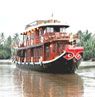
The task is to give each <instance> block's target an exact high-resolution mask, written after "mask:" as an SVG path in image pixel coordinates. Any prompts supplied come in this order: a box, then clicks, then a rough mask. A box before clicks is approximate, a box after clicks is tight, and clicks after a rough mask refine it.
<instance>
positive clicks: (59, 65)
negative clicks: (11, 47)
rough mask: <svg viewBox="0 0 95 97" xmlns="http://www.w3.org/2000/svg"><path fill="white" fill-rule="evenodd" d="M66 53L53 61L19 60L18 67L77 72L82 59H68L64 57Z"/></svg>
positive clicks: (56, 71) (52, 71)
mask: <svg viewBox="0 0 95 97" xmlns="http://www.w3.org/2000/svg"><path fill="white" fill-rule="evenodd" d="M64 56H65V54H62V55H60V56H59V57H57V58H55V59H53V60H51V61H43V62H17V64H16V65H17V67H19V68H21V69H22V68H23V69H30V70H35V71H41V72H49V73H75V71H76V69H77V68H78V66H79V64H80V62H81V59H79V60H77V59H75V58H72V59H71V60H67V59H65V58H64Z"/></svg>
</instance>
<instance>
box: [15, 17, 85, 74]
mask: <svg viewBox="0 0 95 97" xmlns="http://www.w3.org/2000/svg"><path fill="white" fill-rule="evenodd" d="M68 27H69V25H65V24H63V23H61V22H60V21H58V20H54V19H50V20H37V21H34V22H32V23H30V24H28V25H26V27H25V32H23V33H21V35H23V42H22V44H21V45H20V46H19V47H18V48H17V49H16V50H17V52H16V56H15V57H16V64H17V67H19V68H24V69H31V70H36V71H41V72H52V73H74V72H75V70H76V69H77V68H78V66H79V64H80V61H81V59H82V56H83V51H84V49H83V47H78V46H77V40H78V39H79V38H78V35H77V34H74V35H72V34H69V33H67V32H66V29H67V28H68Z"/></svg>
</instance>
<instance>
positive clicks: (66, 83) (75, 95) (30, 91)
mask: <svg viewBox="0 0 95 97" xmlns="http://www.w3.org/2000/svg"><path fill="white" fill-rule="evenodd" d="M15 72H16V73H17V74H16V75H15V76H14V77H15V78H14V79H18V80H14V83H15V85H17V86H18V87H20V88H21V90H22V91H21V92H22V97H82V93H83V85H82V83H83V82H82V80H81V78H80V76H78V75H77V74H73V75H59V74H46V73H38V72H31V71H29V72H28V71H20V70H18V69H16V71H15Z"/></svg>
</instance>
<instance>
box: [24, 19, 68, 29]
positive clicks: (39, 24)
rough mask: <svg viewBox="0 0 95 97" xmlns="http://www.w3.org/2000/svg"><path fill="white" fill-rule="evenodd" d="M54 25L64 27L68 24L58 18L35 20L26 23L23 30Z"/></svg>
mask: <svg viewBox="0 0 95 97" xmlns="http://www.w3.org/2000/svg"><path fill="white" fill-rule="evenodd" d="M54 26H57V27H58V26H60V27H64V28H68V27H69V25H65V24H63V23H61V22H60V21H58V20H37V21H34V22H32V23H30V24H28V25H26V27H25V30H26V31H29V30H31V29H35V28H40V27H54Z"/></svg>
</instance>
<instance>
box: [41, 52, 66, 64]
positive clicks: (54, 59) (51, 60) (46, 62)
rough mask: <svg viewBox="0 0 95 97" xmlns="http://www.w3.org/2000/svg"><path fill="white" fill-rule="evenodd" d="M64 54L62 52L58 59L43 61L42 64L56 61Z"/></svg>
mask: <svg viewBox="0 0 95 97" xmlns="http://www.w3.org/2000/svg"><path fill="white" fill-rule="evenodd" d="M65 53H66V52H65V51H64V52H63V53H62V54H61V55H59V56H58V57H56V58H55V59H52V60H49V61H43V62H42V63H50V62H53V61H55V60H57V59H59V58H60V57H62V56H63V55H64V54H65Z"/></svg>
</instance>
